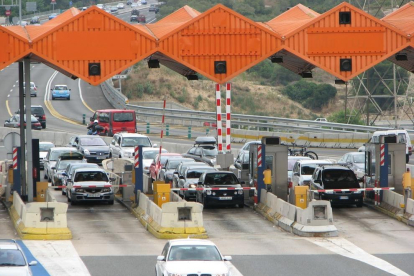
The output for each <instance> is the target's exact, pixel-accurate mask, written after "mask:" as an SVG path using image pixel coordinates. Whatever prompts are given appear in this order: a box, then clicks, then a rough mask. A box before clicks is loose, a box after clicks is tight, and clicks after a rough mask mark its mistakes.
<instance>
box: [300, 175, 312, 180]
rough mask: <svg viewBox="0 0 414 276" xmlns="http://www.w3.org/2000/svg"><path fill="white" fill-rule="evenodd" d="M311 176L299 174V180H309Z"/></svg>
mask: <svg viewBox="0 0 414 276" xmlns="http://www.w3.org/2000/svg"><path fill="white" fill-rule="evenodd" d="M311 178H312V175H301V176H300V180H302V181H310V180H311Z"/></svg>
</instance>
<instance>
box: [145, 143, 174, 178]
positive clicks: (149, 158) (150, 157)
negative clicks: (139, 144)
mask: <svg viewBox="0 0 414 276" xmlns="http://www.w3.org/2000/svg"><path fill="white" fill-rule="evenodd" d="M167 152H168V150H166V149H162V150H161V153H167ZM159 153H160V148H142V163H143V166H144V173H146V174H149V168H150V166H151V163H152V162H154V161H155V156H157V154H159Z"/></svg>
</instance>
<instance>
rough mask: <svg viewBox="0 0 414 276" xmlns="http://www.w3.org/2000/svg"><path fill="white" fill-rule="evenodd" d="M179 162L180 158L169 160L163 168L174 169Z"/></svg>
mask: <svg viewBox="0 0 414 276" xmlns="http://www.w3.org/2000/svg"><path fill="white" fill-rule="evenodd" d="M181 162H182V161H181V160H172V161H171V160H170V161H169V162H168V164H167V166H166V167H165V168H166V169H167V170H175V169H176V168H177V167H178V165H180V163H181Z"/></svg>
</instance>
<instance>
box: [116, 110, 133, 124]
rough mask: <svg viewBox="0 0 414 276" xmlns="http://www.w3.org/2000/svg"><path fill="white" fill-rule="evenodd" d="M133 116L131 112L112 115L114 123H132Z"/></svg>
mask: <svg viewBox="0 0 414 276" xmlns="http://www.w3.org/2000/svg"><path fill="white" fill-rule="evenodd" d="M133 121H134V114H133V113H132V112H122V113H114V122H133Z"/></svg>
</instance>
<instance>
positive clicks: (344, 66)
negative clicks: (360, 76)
mask: <svg viewBox="0 0 414 276" xmlns="http://www.w3.org/2000/svg"><path fill="white" fill-rule="evenodd" d="M339 70H340V71H344V72H350V71H352V59H350V58H341V59H340V61H339Z"/></svg>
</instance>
